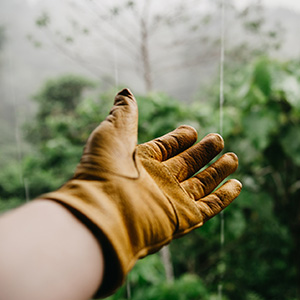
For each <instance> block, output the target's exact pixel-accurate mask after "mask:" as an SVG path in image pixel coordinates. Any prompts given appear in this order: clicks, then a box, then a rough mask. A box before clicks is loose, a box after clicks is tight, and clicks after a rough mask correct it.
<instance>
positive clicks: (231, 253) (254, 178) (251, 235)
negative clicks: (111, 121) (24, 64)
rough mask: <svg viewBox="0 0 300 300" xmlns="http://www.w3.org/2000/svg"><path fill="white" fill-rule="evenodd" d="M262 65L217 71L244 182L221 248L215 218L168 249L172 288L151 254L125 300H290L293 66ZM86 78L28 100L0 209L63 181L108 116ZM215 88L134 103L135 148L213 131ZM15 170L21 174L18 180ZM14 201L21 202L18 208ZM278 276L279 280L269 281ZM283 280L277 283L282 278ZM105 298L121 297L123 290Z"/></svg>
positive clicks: (297, 147)
mask: <svg viewBox="0 0 300 300" xmlns="http://www.w3.org/2000/svg"><path fill="white" fill-rule="evenodd" d="M299 65H300V64H299V62H297V61H296V62H295V61H293V62H287V63H281V62H278V61H275V60H272V59H270V58H267V57H261V58H259V59H257V60H255V61H254V62H252V63H251V64H249V65H245V66H244V67H241V66H239V67H238V68H237V66H235V65H233V66H230V67H229V66H227V67H226V74H227V77H226V79H227V80H226V86H225V103H224V128H223V136H224V139H225V144H226V151H234V152H236V153H237V154H238V156H239V160H240V167H239V170H238V172H237V174H235V175H234V177H237V178H239V179H241V181H242V182H243V191H242V193H241V195H240V197H239V198H238V199H237V201H235V202H234V203H233V204H232V205H231V206H230V207H229V208H228V209H226V210H225V213H224V217H225V245H224V249H223V252H222V255H221V254H220V237H219V235H220V218H218V217H215V218H213V219H212V220H210V221H209V222H207V223H206V224H205V225H204V226H203V227H201V228H200V229H198V230H195V231H193V232H192V233H190V234H189V235H187V236H185V237H184V238H183V239H178V240H175V241H173V242H172V243H171V252H172V259H173V264H174V270H175V277H176V280H175V281H174V282H166V280H165V276H164V269H163V266H162V264H161V261H160V259H159V256H158V255H151V256H149V257H147V258H145V259H143V260H141V261H139V262H138V263H137V265H136V266H135V268H134V269H133V270H132V272H131V273H130V274H129V280H130V283H131V293H132V299H133V300H139V299H146V300H147V299H149V300H150V299H172V300H174V299H175V300H176V299H178V300H185V299H186V300H190V299H209V300H213V299H218V298H217V295H216V294H217V291H218V286H219V284H220V283H222V284H223V290H224V297H223V299H230V300H240V299H248V300H268V299H283V298H284V299H287V300H295V299H297V296H296V295H297V294H296V293H297V283H296V282H297V273H298V276H299V270H300V266H299V260H298V253H299V251H300V249H299V247H300V240H299V238H300V235H299V232H300V222H299V211H300V204H299V197H300V183H299V178H300V166H299V164H300V139H299V138H298V135H299V134H298V132H299V129H300V105H299V103H300V101H299V100H297V99H300V88H299V86H300V71H299V70H300V68H299ZM92 87H93V85H92V84H91V83H90V81H89V80H86V79H84V78H80V77H75V76H67V77H62V78H59V79H57V80H52V81H50V82H48V83H46V84H45V86H44V87H42V89H41V90H40V92H39V93H38V94H37V96H36V97H35V99H36V101H37V103H38V110H37V114H36V116H35V117H34V118H33V120H32V122H31V124H29V125H28V126H27V133H28V135H27V136H28V140H29V141H30V142H31V143H32V144H33V145H34V146H35V150H34V152H33V153H31V154H30V155H27V156H26V157H24V159H23V164H22V166H21V170H20V166H18V165H17V164H16V165H13V164H12V165H10V166H9V168H5V169H3V170H2V172H1V174H0V182H1V184H0V197H1V199H0V209H1V210H5V209H7V208H10V207H13V206H15V205H18V204H19V203H20V202H22V201H25V198H24V179H22V178H21V177H22V176H20V174H23V178H26V180H27V183H28V187H29V191H30V195H31V196H32V197H34V196H37V195H38V194H40V193H43V192H46V191H49V190H53V189H55V188H57V187H58V186H59V185H60V184H62V183H64V182H65V181H66V180H67V179H68V178H69V177H70V176H72V173H73V171H74V169H75V167H76V164H77V163H78V161H79V159H80V156H81V152H82V148H83V146H84V144H85V141H86V139H87V138H88V136H89V134H90V132H91V131H92V130H93V129H94V128H95V127H96V126H97V124H98V123H99V122H100V121H102V120H103V119H104V118H105V117H106V115H107V114H108V112H109V110H110V107H111V105H112V99H113V96H114V91H111V90H110V91H106V92H105V93H101V95H100V97H97V99H95V97H85V96H84V95H85V91H86V90H87V89H89V88H92ZM217 91H218V89H217V88H216V87H215V86H212V88H211V89H210V90H208V92H207V94H205V93H202V97H203V98H206V99H207V101H197V103H194V104H191V105H189V106H185V105H183V104H182V103H179V102H178V101H176V100H175V99H172V98H170V97H169V96H167V95H164V94H160V93H153V94H149V95H147V96H138V97H137V101H138V105H139V142H145V141H147V140H149V139H152V138H155V137H158V136H160V135H162V134H165V133H167V132H168V131H170V130H173V129H174V128H176V127H177V126H178V125H180V124H183V123H185V124H189V125H193V126H194V127H196V128H197V130H198V131H199V132H200V134H199V137H200V138H202V137H203V136H204V135H205V134H206V133H208V132H212V131H218V123H219V109H218V92H217ZM20 172H21V173H20ZM20 199H21V200H20ZM278 274H280V275H278ZM282 274H284V276H283V275H282ZM109 299H111V300H117V299H118V300H122V299H126V286H123V287H122V288H121V289H120V290H119V291H118V292H117V293H116V294H115V295H113V296H112V297H110V298H109Z"/></svg>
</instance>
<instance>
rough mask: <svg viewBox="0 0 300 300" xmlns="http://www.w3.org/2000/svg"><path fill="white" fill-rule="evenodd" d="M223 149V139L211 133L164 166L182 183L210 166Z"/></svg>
mask: <svg viewBox="0 0 300 300" xmlns="http://www.w3.org/2000/svg"><path fill="white" fill-rule="evenodd" d="M223 148H224V141H223V139H222V137H221V136H220V135H219V134H216V133H211V134H208V135H207V136H206V137H204V138H203V139H202V140H201V141H200V142H199V143H197V144H196V145H194V146H192V147H190V148H189V149H187V150H186V151H184V152H182V153H180V154H178V155H177V156H175V157H173V158H171V159H169V160H167V161H165V162H164V164H165V166H166V167H167V168H168V169H169V170H170V172H171V173H172V174H173V175H174V176H175V177H176V178H177V179H178V181H179V182H182V181H183V180H186V179H188V178H190V177H191V176H192V175H194V174H195V173H196V172H198V171H199V170H200V169H201V168H202V167H204V166H205V165H206V164H208V163H209V162H210V161H211V160H212V159H213V158H214V157H215V156H216V155H218V154H219V153H220V152H221V151H222V150H223Z"/></svg>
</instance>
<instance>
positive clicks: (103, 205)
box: [40, 89, 241, 297]
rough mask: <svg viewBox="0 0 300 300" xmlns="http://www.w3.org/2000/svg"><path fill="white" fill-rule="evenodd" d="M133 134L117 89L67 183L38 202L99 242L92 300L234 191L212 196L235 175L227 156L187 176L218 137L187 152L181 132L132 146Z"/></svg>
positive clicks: (236, 186)
mask: <svg viewBox="0 0 300 300" xmlns="http://www.w3.org/2000/svg"><path fill="white" fill-rule="evenodd" d="M137 128H138V108H137V103H136V100H135V98H134V96H133V95H132V94H131V92H130V91H129V90H128V89H124V90H122V91H121V92H120V93H119V94H117V96H116V98H115V103H114V106H113V108H112V110H111V112H110V114H109V115H108V117H107V118H106V119H105V120H104V121H103V122H102V123H101V124H100V125H99V126H98V127H97V128H96V129H95V130H94V131H93V133H92V134H91V135H90V137H89V139H88V141H87V144H86V146H85V149H84V152H83V155H82V158H81V161H80V163H79V165H78V167H77V169H76V172H75V175H74V177H73V178H72V179H71V180H70V181H68V182H67V183H66V184H65V185H63V186H62V187H61V188H60V189H58V190H57V191H54V192H52V193H49V194H45V195H43V196H42V197H40V198H42V199H52V200H55V201H58V202H59V203H61V204H63V205H65V206H66V207H67V208H68V209H69V210H71V211H72V212H73V213H74V214H75V215H76V216H77V217H79V218H80V219H81V220H82V222H84V223H85V224H86V225H87V226H88V227H89V228H90V230H92V232H93V233H94V234H95V235H96V237H97V238H98V239H99V241H100V244H101V246H102V248H103V252H104V261H105V273H104V280H103V283H102V285H101V287H100V289H99V291H98V292H97V294H96V296H97V297H104V296H107V295H109V294H112V293H113V292H114V291H115V290H116V289H117V288H118V287H119V286H120V285H121V284H122V283H123V281H124V278H125V276H126V274H127V273H128V272H129V271H130V269H131V268H132V267H133V265H134V264H135V262H136V260H137V259H139V258H141V257H144V256H146V255H148V254H150V253H154V252H156V251H158V250H159V249H160V248H161V247H162V246H164V245H166V244H168V243H169V242H170V241H171V240H172V239H174V238H178V237H180V236H182V235H184V234H186V233H188V232H190V231H191V230H193V229H195V228H198V227H200V226H202V225H203V223H204V222H206V221H207V220H208V219H210V218H212V217H213V216H215V215H216V214H218V213H219V212H220V211H221V210H223V209H224V208H225V207H226V206H228V205H229V204H230V203H231V202H232V201H233V200H234V199H235V198H236V197H237V196H238V195H239V193H240V191H241V183H240V182H238V181H237V180H229V181H227V182H226V183H225V184H224V185H222V186H221V187H220V188H218V189H217V190H216V191H214V192H213V190H214V189H215V188H216V187H217V186H218V185H219V184H220V183H221V182H222V181H223V180H224V179H225V178H226V177H227V176H228V175H230V174H231V173H233V172H234V171H235V170H236V169H237V166H238V160H237V157H236V155H235V154H233V153H227V154H224V155H223V156H222V157H221V158H219V160H217V161H216V162H215V163H213V164H212V165H211V166H209V167H208V168H206V169H205V170H204V171H202V172H200V173H198V174H197V175H194V174H195V173H197V172H198V171H199V170H200V169H201V168H202V167H204V166H205V165H206V164H208V163H209V162H210V161H211V160H212V159H213V158H214V157H215V156H216V155H218V154H219V153H220V152H221V151H222V149H223V147H224V142H223V139H222V138H221V136H220V135H218V134H209V135H207V136H206V137H205V138H203V139H202V140H201V141H200V142H199V143H197V144H195V145H193V144H194V143H195V142H196V140H197V133H196V131H195V129H193V128H192V127H190V126H180V127H179V128H177V129H176V130H174V131H172V132H170V133H168V134H166V135H164V136H162V137H160V138H157V139H155V140H152V141H150V142H147V143H145V144H141V145H137ZM193 175H194V176H193Z"/></svg>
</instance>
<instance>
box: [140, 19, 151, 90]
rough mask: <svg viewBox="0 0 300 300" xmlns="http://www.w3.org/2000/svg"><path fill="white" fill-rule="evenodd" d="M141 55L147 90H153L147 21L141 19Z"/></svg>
mask: <svg viewBox="0 0 300 300" xmlns="http://www.w3.org/2000/svg"><path fill="white" fill-rule="evenodd" d="M141 57H142V65H143V66H142V67H143V78H144V83H145V88H146V91H147V92H148V93H149V92H151V91H152V90H153V82H152V75H151V66H150V60H149V47H148V30H147V25H146V21H145V20H144V19H141Z"/></svg>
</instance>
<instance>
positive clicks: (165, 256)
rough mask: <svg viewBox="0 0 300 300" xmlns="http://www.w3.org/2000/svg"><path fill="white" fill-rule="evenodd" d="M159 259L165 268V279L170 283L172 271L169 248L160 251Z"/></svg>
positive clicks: (172, 277)
mask: <svg viewBox="0 0 300 300" xmlns="http://www.w3.org/2000/svg"><path fill="white" fill-rule="evenodd" d="M160 257H161V260H162V262H163V265H164V268H165V273H166V279H167V281H169V282H172V281H173V280H174V271H173V265H172V260H171V253H170V249H169V246H165V247H163V248H162V249H161V250H160Z"/></svg>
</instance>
